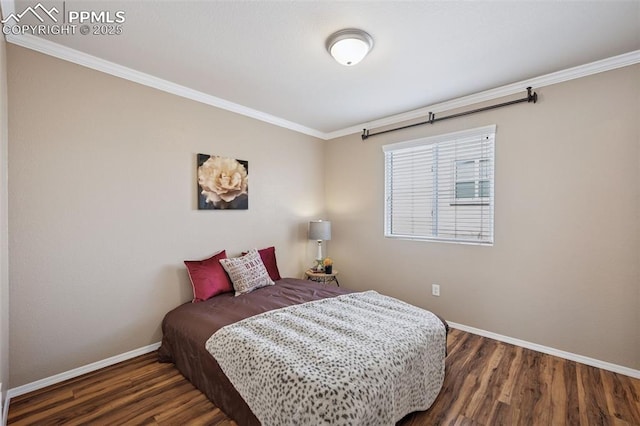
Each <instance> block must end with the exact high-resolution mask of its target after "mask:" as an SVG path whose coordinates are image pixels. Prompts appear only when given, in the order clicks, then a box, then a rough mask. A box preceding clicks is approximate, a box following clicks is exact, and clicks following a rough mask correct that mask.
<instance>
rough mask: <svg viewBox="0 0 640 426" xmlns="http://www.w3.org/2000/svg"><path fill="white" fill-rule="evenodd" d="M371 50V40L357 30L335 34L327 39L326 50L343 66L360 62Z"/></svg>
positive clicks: (368, 36) (347, 30)
mask: <svg viewBox="0 0 640 426" xmlns="http://www.w3.org/2000/svg"><path fill="white" fill-rule="evenodd" d="M372 48H373V38H371V36H370V35H369V34H367V33H366V32H364V31H362V30H358V29H346V30H340V31H338V32H335V33H333V34H331V36H329V38H328V39H327V50H328V51H329V53H330V54H331V56H333V58H334V59H335V60H336V61H337V62H338V63H340V64H342V65H345V66H348V67H350V66H353V65H355V64H357V63H358V62H360V61H362V60H363V59H364V57H365V56H367V54H368V53H369V52H370V51H371V49H372Z"/></svg>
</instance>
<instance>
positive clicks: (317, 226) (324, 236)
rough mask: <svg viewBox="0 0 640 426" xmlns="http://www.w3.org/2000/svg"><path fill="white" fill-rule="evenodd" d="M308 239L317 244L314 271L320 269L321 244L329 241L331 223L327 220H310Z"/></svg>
mask: <svg viewBox="0 0 640 426" xmlns="http://www.w3.org/2000/svg"><path fill="white" fill-rule="evenodd" d="M309 239H310V240H316V241H317V242H318V254H317V256H316V262H317V265H316V270H321V269H322V242H323V241H327V240H330V239H331V222H330V221H328V220H312V221H311V222H309Z"/></svg>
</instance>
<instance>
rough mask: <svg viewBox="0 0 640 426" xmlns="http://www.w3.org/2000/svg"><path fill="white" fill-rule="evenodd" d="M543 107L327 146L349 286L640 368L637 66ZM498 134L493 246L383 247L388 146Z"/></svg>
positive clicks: (584, 84) (569, 89)
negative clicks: (461, 134) (479, 131)
mask: <svg viewBox="0 0 640 426" xmlns="http://www.w3.org/2000/svg"><path fill="white" fill-rule="evenodd" d="M538 94H539V95H540V100H539V102H538V104H536V105H528V104H523V105H517V106H512V107H508V108H505V109H499V110H494V111H490V112H485V113H481V114H476V115H472V116H469V117H465V118H461V119H456V120H451V121H445V122H441V123H437V124H435V125H432V126H430V125H427V126H421V127H416V128H413V129H410V130H405V131H401V132H395V133H390V134H386V135H383V136H377V137H373V138H370V139H368V140H367V141H366V142H362V141H361V139H360V136H359V135H353V136H348V137H344V138H340V139H337V140H333V141H330V142H329V143H328V146H327V150H326V159H325V161H326V163H325V164H326V174H325V176H326V194H327V196H326V207H327V211H328V216H329V219H331V220H332V221H333V226H334V229H333V239H332V240H331V254H332V256H333V257H334V258H335V261H336V268H337V269H339V270H340V273H341V278H340V282H341V283H344V284H345V285H347V286H349V287H354V288H357V289H365V288H370V287H373V288H375V289H378V290H380V291H382V292H385V293H387V294H390V295H392V296H396V297H399V298H401V299H404V300H406V301H409V302H411V303H414V304H416V305H419V306H423V307H426V308H429V309H431V310H433V311H434V312H437V313H439V314H442V315H443V316H444V317H445V318H446V319H448V320H450V321H453V322H457V323H460V324H464V325H468V326H472V327H477V328H480V329H484V330H488V331H492V332H495V333H499V334H502V335H506V336H510V337H514V338H519V339H523V340H526V341H530V342H534V343H538V344H541V345H545V346H549V347H552V348H556V349H560V350H564V351H569V352H573V353H576V354H580V355H584V356H588V357H593V358H596V359H599V360H603V361H608V362H612V363H615V364H619V365H623V366H626V367H630V368H634V369H640V266H639V265H640V131H639V124H638V123H639V122H640V65H635V66H632V67H626V68H623V69H619V70H615V71H609V72H606V73H602V74H597V75H594V76H590V77H586V78H582V79H578V80H573V81H570V82H566V83H562V84H557V85H554V86H549V87H544V88H542V89H539V90H538ZM489 124H496V125H497V133H496V169H495V179H496V181H495V197H496V201H495V244H494V246H493V247H480V246H473V245H459V244H446V243H432V242H418V241H405V240H393V239H385V238H384V237H383V182H384V175H383V153H382V150H381V146H382V145H384V144H387V143H392V142H398V141H402V140H410V139H415V138H418V137H423V136H431V135H437V134H442V133H448V132H453V131H458V130H463V129H469V128H474V127H479V126H484V125H489ZM432 283H437V284H440V286H441V296H440V297H433V296H431V284H432Z"/></svg>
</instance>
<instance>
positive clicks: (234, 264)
mask: <svg viewBox="0 0 640 426" xmlns="http://www.w3.org/2000/svg"><path fill="white" fill-rule="evenodd" d="M220 264H221V265H222V267H223V268H224V269H225V271H227V273H228V274H229V278H231V282H232V283H233V288H234V290H235V291H236V296H240V295H241V294H244V293H249V292H250V291H253V290H255V289H257V288H260V287H266V286H268V285H274V284H275V283H274V282H273V280H272V279H271V278H270V277H269V272H267V268H266V267H265V266H264V263H262V258H260V254H259V253H258V250H256V249H251V250H249V251H248V252H247V254H245V255H244V256H242V257H234V258H231V259H220Z"/></svg>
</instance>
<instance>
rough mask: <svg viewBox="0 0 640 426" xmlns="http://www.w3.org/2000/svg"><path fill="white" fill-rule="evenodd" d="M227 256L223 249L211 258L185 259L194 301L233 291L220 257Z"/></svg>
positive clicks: (224, 257)
mask: <svg viewBox="0 0 640 426" xmlns="http://www.w3.org/2000/svg"><path fill="white" fill-rule="evenodd" d="M226 258H227V252H226V251H225V250H222V251H221V252H218V253H216V254H215V255H213V256H212V257H210V258H209V259H205V260H185V261H184V264H185V265H187V271H188V272H189V279H190V280H191V286H192V287H193V302H194V303H195V302H202V301H205V300H207V299H210V298H212V297H213V296H216V295H218V294H220V293H226V292H228V291H233V285H231V280H229V276H228V275H227V273H226V272H225V270H224V268H223V267H222V265H221V264H220V259H226Z"/></svg>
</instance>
